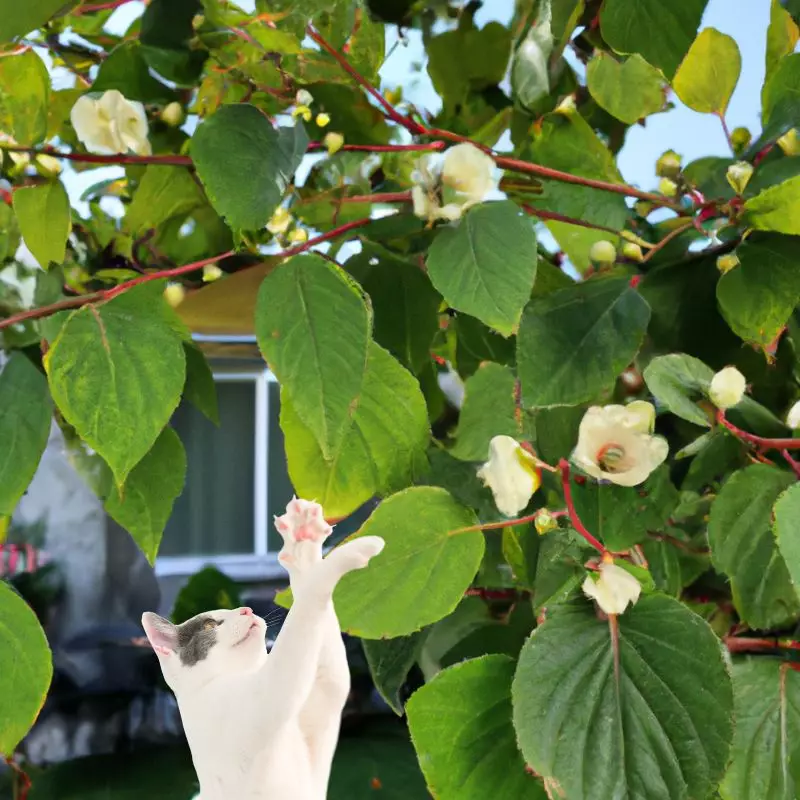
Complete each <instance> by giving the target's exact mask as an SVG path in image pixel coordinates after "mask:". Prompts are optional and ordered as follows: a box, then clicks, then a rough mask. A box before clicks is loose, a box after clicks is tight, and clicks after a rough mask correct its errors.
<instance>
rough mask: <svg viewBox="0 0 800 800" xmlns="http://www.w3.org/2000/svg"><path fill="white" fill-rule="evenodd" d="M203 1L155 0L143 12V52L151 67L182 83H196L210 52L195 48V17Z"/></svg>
mask: <svg viewBox="0 0 800 800" xmlns="http://www.w3.org/2000/svg"><path fill="white" fill-rule="evenodd" d="M202 8H203V5H202V3H201V2H200V0H153V1H152V2H151V3H150V4H149V5H148V6H147V8H146V9H145V11H144V14H143V15H142V22H141V25H142V27H141V34H140V35H139V41H140V42H141V44H142V55H143V56H144V60H145V61H146V62H147V64H148V66H149V67H151V68H152V69H154V70H155V71H156V72H157V73H158V74H159V75H161V76H163V77H164V78H166V79H167V80H168V81H172V82H173V83H175V84H177V85H178V86H193V85H194V83H195V81H196V80H197V78H198V77H199V75H200V73H201V71H202V69H203V64H204V63H205V60H206V58H207V57H208V53H207V52H206V51H204V50H201V49H198V48H192V46H191V41H190V40H191V39H193V38H194V36H195V32H194V28H193V27H192V20H193V18H194V16H195V15H196V14H199V13H200V11H201V9H202Z"/></svg>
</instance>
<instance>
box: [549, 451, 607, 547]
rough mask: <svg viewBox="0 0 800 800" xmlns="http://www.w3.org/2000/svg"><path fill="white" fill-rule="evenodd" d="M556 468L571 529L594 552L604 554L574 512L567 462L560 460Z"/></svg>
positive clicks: (598, 541) (596, 540) (563, 459)
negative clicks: (581, 537)
mask: <svg viewBox="0 0 800 800" xmlns="http://www.w3.org/2000/svg"><path fill="white" fill-rule="evenodd" d="M558 466H559V469H560V470H561V486H562V488H563V489H564V501H565V502H566V504H567V511H568V512H569V519H570V522H572V527H573V528H575V530H576V531H578V533H579V534H580V535H581V536H583V538H584V539H586V541H587V542H589V544H590V545H591V546H592V547H594V549H595V550H597V551H599V552H600V553H605V552H606V548H605V547H604V546H603V544H602V542H601V541H600V540H599V539H596V538H595V537H594V536H592V534H591V533H589V531H588V530H587V529H586V526H585V525H584V524H583V522H581V518H580V517H579V516H578V512H577V511H576V510H575V503H574V502H573V500H572V486H570V482H569V461H567V459H566V458H562V459H561V461H559V462H558Z"/></svg>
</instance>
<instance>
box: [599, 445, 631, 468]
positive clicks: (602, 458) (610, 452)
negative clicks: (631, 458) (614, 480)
mask: <svg viewBox="0 0 800 800" xmlns="http://www.w3.org/2000/svg"><path fill="white" fill-rule="evenodd" d="M624 460H625V448H624V447H623V446H622V445H619V444H615V443H614V442H609V443H608V444H606V445H603V447H601V448H600V450H598V451H597V463H598V465H599V466H600V468H601V469H602V470H603V472H618V471H619V470H620V468H621V467H622V462H623V461H624Z"/></svg>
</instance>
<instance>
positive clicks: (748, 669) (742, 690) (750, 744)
mask: <svg viewBox="0 0 800 800" xmlns="http://www.w3.org/2000/svg"><path fill="white" fill-rule="evenodd" d="M733 693H734V700H735V711H736V730H735V733H734V737H733V747H732V749H731V763H730V766H729V767H728V772H727V774H726V775H725V780H724V781H723V783H722V786H721V787H720V795H721V796H722V797H723V798H724V800H753V799H754V798H756V797H757V798H758V800H791V798H794V797H797V792H798V787H800V675H798V674H797V672H795V671H794V670H792V669H791V668H790V666H789V664H788V663H787V662H785V661H781V660H779V659H777V658H765V657H763V656H762V657H760V658H747V659H744V660H742V661H738V662H736V663H734V667H733Z"/></svg>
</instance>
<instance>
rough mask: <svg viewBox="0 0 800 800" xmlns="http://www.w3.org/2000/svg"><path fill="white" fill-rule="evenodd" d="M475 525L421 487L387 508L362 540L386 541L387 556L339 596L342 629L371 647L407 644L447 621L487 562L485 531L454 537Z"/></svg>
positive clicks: (349, 581) (349, 580) (441, 494)
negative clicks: (394, 641)
mask: <svg viewBox="0 0 800 800" xmlns="http://www.w3.org/2000/svg"><path fill="white" fill-rule="evenodd" d="M475 524H477V519H476V518H475V514H474V513H473V512H472V511H471V510H470V509H468V508H465V507H464V506H462V505H460V504H459V503H457V502H456V501H455V500H454V499H453V497H452V495H450V494H449V492H446V491H445V490H444V489H438V488H435V487H432V486H419V487H415V488H411V489H406V490H405V491H403V492H399V493H398V494H395V495H392V496H391V497H390V498H388V499H387V500H384V501H383V502H382V503H381V504H380V505H379V506H378V507H377V508H376V509H375V511H374V512H373V513H372V516H371V517H370V518H369V519H368V520H367V521H366V523H365V524H364V525H363V526H362V527H361V529H360V530H359V532H358V533H357V534H356V536H367V535H371V536H382V537H383V538H384V540H385V541H386V548H385V549H384V551H383V552H382V553H381V554H380V555H379V556H377V557H376V558H375V559H374V560H373V561H372V562H371V563H370V565H369V569H365V570H358V571H356V572H351V573H349V574H348V575H345V576H344V578H343V579H342V580H341V582H340V583H339V586H338V587H337V589H336V593H335V595H334V602H335V604H336V614H337V616H338V617H339V622H340V624H341V626H342V629H343V630H345V631H347V632H348V633H351V634H353V635H356V636H361V637H362V638H365V639H380V638H385V637H394V636H406V635H408V634H409V633H414V632H415V631H418V630H419V629H420V628H422V627H424V626H425V625H429V624H430V623H432V622H436V620H439V619H441V618H442V617H444V616H446V615H447V614H449V613H450V612H451V611H452V610H453V609H454V608H455V607H456V606H457V605H458V603H459V601H460V600H461V598H462V597H463V595H464V592H465V590H466V589H467V587H468V586H469V585H470V583H471V581H472V579H473V578H474V577H475V573H476V572H477V571H478V567H479V566H480V563H481V559H482V558H483V550H484V540H483V533H482V532H481V531H479V530H471V531H467V532H458V533H456V532H457V531H462V529H464V528H468V527H471V526H473V525H475ZM387 586H391V587H392V591H391V592H387V591H386V587H387Z"/></svg>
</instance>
